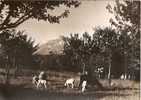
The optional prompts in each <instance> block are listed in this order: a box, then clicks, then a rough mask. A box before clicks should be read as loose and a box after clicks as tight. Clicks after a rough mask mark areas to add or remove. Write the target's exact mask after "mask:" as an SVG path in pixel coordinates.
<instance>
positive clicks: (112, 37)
mask: <svg viewBox="0 0 141 100" xmlns="http://www.w3.org/2000/svg"><path fill="white" fill-rule="evenodd" d="M93 38H94V41H95V43H97V45H98V46H99V48H100V53H101V54H102V55H104V56H105V60H106V61H107V63H108V69H109V70H108V79H109V84H111V67H112V66H111V62H112V54H113V53H114V52H115V49H116V47H117V43H118V42H117V41H118V34H117V33H116V31H115V30H114V29H112V28H108V27H106V28H104V29H102V28H97V29H95V32H94V34H93Z"/></svg>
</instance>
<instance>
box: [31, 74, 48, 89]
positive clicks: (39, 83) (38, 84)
mask: <svg viewBox="0 0 141 100" xmlns="http://www.w3.org/2000/svg"><path fill="white" fill-rule="evenodd" d="M32 83H33V84H34V85H35V86H36V88H37V89H39V87H41V86H44V88H47V85H46V84H47V81H46V80H43V79H40V78H38V76H36V75H35V76H34V77H33V78H32Z"/></svg>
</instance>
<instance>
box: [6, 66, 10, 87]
mask: <svg viewBox="0 0 141 100" xmlns="http://www.w3.org/2000/svg"><path fill="white" fill-rule="evenodd" d="M5 67H6V69H5V72H6V74H5V75H6V76H5V84H9V74H10V66H9V64H6V65H5Z"/></svg>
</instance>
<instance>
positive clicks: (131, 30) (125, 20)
mask: <svg viewBox="0 0 141 100" xmlns="http://www.w3.org/2000/svg"><path fill="white" fill-rule="evenodd" d="M140 6H141V2H140V1H134V0H133V1H120V0H116V5H115V6H114V7H113V8H112V6H111V5H107V9H108V10H109V12H110V13H112V14H113V15H114V18H111V19H110V23H111V25H113V26H115V27H116V29H117V30H118V31H119V32H120V33H121V38H122V37H123V38H122V39H121V41H123V42H124V46H122V48H123V51H124V54H123V55H124V57H125V72H126V70H127V59H128V58H130V59H131V60H130V62H128V63H131V62H133V61H134V60H138V61H139V60H140ZM129 38H130V41H128V40H129ZM123 39H124V40H123ZM129 45H130V48H128V46H129ZM129 55H130V57H129ZM125 74H126V73H125ZM125 76H126V75H125Z"/></svg>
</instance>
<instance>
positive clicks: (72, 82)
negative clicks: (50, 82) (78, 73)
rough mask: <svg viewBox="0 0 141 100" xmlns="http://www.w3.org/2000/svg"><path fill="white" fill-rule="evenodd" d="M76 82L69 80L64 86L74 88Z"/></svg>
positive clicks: (72, 79)
mask: <svg viewBox="0 0 141 100" xmlns="http://www.w3.org/2000/svg"><path fill="white" fill-rule="evenodd" d="M74 81H75V80H74V78H70V79H67V80H66V82H65V84H64V85H65V86H66V87H70V85H71V88H74Z"/></svg>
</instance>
